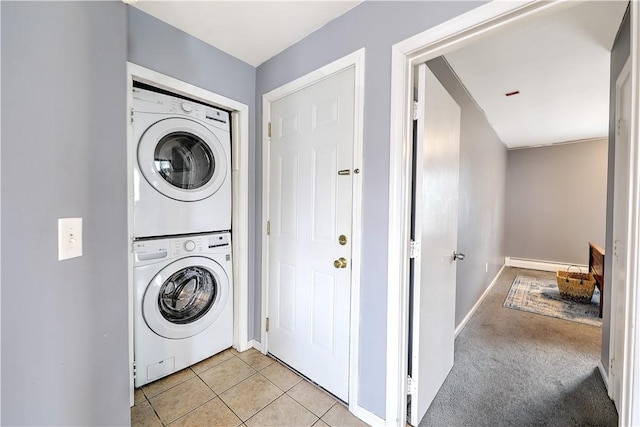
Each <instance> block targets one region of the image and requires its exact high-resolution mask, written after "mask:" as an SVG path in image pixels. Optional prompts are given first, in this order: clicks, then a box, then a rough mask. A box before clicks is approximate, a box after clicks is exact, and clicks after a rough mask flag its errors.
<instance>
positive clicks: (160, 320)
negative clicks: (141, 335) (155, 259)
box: [142, 256, 231, 339]
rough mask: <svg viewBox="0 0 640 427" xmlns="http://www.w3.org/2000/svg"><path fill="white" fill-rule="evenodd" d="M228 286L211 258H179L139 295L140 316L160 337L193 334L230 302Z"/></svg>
mask: <svg viewBox="0 0 640 427" xmlns="http://www.w3.org/2000/svg"><path fill="white" fill-rule="evenodd" d="M230 288H231V284H230V282H229V277H228V276H227V274H226V273H225V271H224V269H223V268H222V266H221V265H220V264H218V263H217V262H215V261H214V260H212V259H211V258H206V257H202V256H193V257H185V258H181V259H179V260H177V261H175V262H173V263H171V264H169V265H167V266H166V267H164V268H163V269H162V270H160V271H159V272H158V274H156V275H155V276H154V277H153V279H152V280H151V281H150V282H149V284H148V285H147V288H146V290H145V292H144V297H143V298H142V316H143V317H144V320H145V323H146V324H147V326H148V327H149V328H150V329H151V330H152V331H154V332H155V333H156V334H158V335H160V336H162V337H165V338H173V339H181V338H188V337H192V336H194V335H196V334H198V333H200V332H202V331H204V330H205V329H206V328H208V327H209V326H211V325H212V324H213V323H214V322H215V321H216V320H217V319H218V318H219V317H220V315H221V314H222V312H223V311H224V309H225V308H226V306H227V305H228V304H229V294H230Z"/></svg>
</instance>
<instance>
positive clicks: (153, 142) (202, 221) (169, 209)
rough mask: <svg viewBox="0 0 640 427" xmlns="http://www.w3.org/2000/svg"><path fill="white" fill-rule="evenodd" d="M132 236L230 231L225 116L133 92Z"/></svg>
mask: <svg viewBox="0 0 640 427" xmlns="http://www.w3.org/2000/svg"><path fill="white" fill-rule="evenodd" d="M132 120H133V138H134V145H135V147H134V153H133V157H134V161H133V165H134V166H133V198H134V201H133V218H134V220H133V236H134V237H135V238H144V237H154V236H170V235H177V234H192V233H203V232H212V231H223V230H230V229H231V153H230V152H231V132H230V122H229V120H230V118H229V113H228V112H226V111H223V110H220V109H217V108H213V107H209V106H207V105H203V104H199V103H197V102H193V101H188V100H184V99H181V98H177V97H173V96H169V95H165V94H161V93H157V92H153V91H149V90H146V89H140V88H134V89H133V112H132Z"/></svg>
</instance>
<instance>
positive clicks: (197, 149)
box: [138, 117, 227, 202]
mask: <svg viewBox="0 0 640 427" xmlns="http://www.w3.org/2000/svg"><path fill="white" fill-rule="evenodd" d="M138 165H139V167H140V171H141V172H142V175H143V176H144V178H145V179H146V180H147V182H149V184H150V185H151V186H153V188H155V189H156V190H158V191H159V192H160V193H162V194H163V195H165V196H167V197H170V198H172V199H175V200H179V201H183V202H193V201H197V200H202V199H206V198H207V197H209V196H211V195H212V194H213V193H215V192H216V191H217V190H218V189H219V188H220V186H221V185H222V183H223V182H224V180H225V178H226V177H227V156H226V150H225V149H224V146H223V145H222V143H221V142H220V140H219V139H218V138H217V137H216V136H215V135H214V134H213V132H211V130H209V129H208V128H207V127H205V126H204V125H202V124H201V123H198V122H196V121H194V120H191V119H187V118H181V117H173V118H169V119H164V120H160V121H158V122H156V123H154V124H153V125H151V126H150V127H149V128H148V129H147V130H146V131H145V132H144V133H143V134H142V137H141V138H140V141H139V143H138Z"/></svg>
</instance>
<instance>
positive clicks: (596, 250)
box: [589, 242, 604, 317]
mask: <svg viewBox="0 0 640 427" xmlns="http://www.w3.org/2000/svg"><path fill="white" fill-rule="evenodd" d="M589 273H591V274H593V277H595V279H596V286H597V287H598V290H599V291H600V317H602V301H603V298H604V249H602V248H601V247H600V246H598V245H597V244H595V243H593V242H589Z"/></svg>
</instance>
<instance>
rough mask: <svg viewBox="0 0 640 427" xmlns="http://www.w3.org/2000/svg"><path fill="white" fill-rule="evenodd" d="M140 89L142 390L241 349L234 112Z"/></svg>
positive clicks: (137, 190) (136, 276)
mask: <svg viewBox="0 0 640 427" xmlns="http://www.w3.org/2000/svg"><path fill="white" fill-rule="evenodd" d="M149 89H151V88H140V87H134V89H133V112H132V119H133V140H134V144H133V151H134V152H133V153H132V155H133V160H134V161H133V239H134V241H133V253H134V264H133V265H134V268H133V282H134V296H133V301H134V358H135V366H136V373H135V386H136V387H140V386H142V385H144V384H147V383H149V382H151V381H155V380H157V379H159V378H162V377H164V376H166V375H169V374H171V373H173V372H176V371H178V370H180V369H183V368H186V367H187V366H190V365H193V364H194V363H197V362H199V361H201V360H203V359H205V358H207V357H209V356H212V355H214V354H216V353H218V352H220V351H222V350H224V349H226V348H228V347H230V346H231V345H232V341H233V282H232V280H233V279H232V278H233V275H232V270H231V233H230V229H231V154H230V151H231V131H230V117H229V113H228V112H226V111H224V110H220V109H217V108H214V107H211V106H208V105H204V104H201V103H198V102H195V101H192V100H189V99H183V98H180V97H177V96H173V95H171V94H168V93H164V92H161V91H154V90H149Z"/></svg>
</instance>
